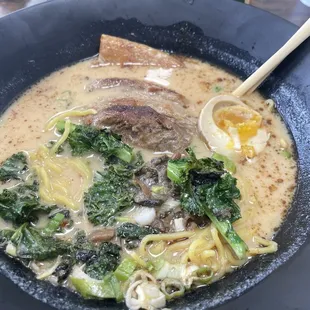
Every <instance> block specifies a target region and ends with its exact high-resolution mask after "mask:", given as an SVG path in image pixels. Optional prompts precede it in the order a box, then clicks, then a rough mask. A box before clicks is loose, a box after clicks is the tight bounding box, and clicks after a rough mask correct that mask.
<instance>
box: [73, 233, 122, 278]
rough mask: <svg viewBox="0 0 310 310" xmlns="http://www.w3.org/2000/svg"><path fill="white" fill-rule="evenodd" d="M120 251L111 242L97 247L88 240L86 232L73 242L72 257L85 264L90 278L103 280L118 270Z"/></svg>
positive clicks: (78, 234) (79, 234)
mask: <svg viewBox="0 0 310 310" xmlns="http://www.w3.org/2000/svg"><path fill="white" fill-rule="evenodd" d="M120 249H121V248H120V247H119V246H118V245H116V244H114V243H111V242H102V243H101V244H99V245H95V244H94V243H92V242H90V241H89V240H88V239H87V237H86V235H85V232H84V231H80V232H78V233H77V235H76V236H75V239H74V241H73V246H72V257H73V258H74V260H75V262H81V263H83V264H85V268H84V271H85V273H87V274H88V275H89V276H90V277H92V278H95V279H98V280H101V279H103V277H104V276H105V275H106V274H107V273H108V272H109V271H114V270H115V269H116V268H117V266H118V264H119V261H120Z"/></svg>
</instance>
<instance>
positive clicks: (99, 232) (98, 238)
mask: <svg viewBox="0 0 310 310" xmlns="http://www.w3.org/2000/svg"><path fill="white" fill-rule="evenodd" d="M114 236H115V229H114V228H109V227H107V228H97V229H95V230H93V231H92V232H91V233H90V234H89V236H88V239H89V240H90V241H92V242H103V241H109V240H111V239H113V238H114Z"/></svg>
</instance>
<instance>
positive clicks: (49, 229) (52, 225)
mask: <svg viewBox="0 0 310 310" xmlns="http://www.w3.org/2000/svg"><path fill="white" fill-rule="evenodd" d="M64 218H65V216H64V214H62V213H57V214H55V215H54V216H53V217H52V218H51V220H50V221H49V223H48V224H47V226H46V227H45V228H44V229H43V230H42V234H43V235H44V236H52V235H53V234H54V233H55V232H57V230H59V228H60V226H61V224H62V222H63V220H64Z"/></svg>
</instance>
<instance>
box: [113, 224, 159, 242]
mask: <svg viewBox="0 0 310 310" xmlns="http://www.w3.org/2000/svg"><path fill="white" fill-rule="evenodd" d="M159 233H160V232H159V230H158V229H155V228H152V227H141V226H139V225H136V224H132V223H124V224H122V225H121V226H119V227H117V228H116V235H117V236H118V237H120V238H123V239H126V241H131V240H141V239H143V237H145V236H146V235H154V234H159Z"/></svg>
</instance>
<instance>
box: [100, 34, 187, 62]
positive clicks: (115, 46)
mask: <svg viewBox="0 0 310 310" xmlns="http://www.w3.org/2000/svg"><path fill="white" fill-rule="evenodd" d="M99 61H100V62H101V63H103V64H107V65H122V66H126V65H142V66H156V67H161V68H177V67H184V63H183V61H182V60H181V59H180V58H178V57H176V56H173V55H170V54H168V53H165V52H162V51H160V50H156V49H154V48H151V47H149V46H147V45H144V44H140V43H136V42H132V41H128V40H125V39H122V38H118V37H113V36H109V35H106V34H103V35H101V39H100V49H99Z"/></svg>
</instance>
